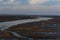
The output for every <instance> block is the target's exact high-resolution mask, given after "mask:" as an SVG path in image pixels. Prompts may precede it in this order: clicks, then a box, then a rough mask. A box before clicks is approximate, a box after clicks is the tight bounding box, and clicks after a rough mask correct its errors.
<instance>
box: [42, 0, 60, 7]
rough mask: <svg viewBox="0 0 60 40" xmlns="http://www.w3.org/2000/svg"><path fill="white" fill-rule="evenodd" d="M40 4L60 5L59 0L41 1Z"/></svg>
mask: <svg viewBox="0 0 60 40" xmlns="http://www.w3.org/2000/svg"><path fill="white" fill-rule="evenodd" d="M42 5H47V6H54V5H60V0H50V1H47V2H45V3H42Z"/></svg>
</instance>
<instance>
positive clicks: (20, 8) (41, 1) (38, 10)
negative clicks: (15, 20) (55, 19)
mask: <svg viewBox="0 0 60 40" xmlns="http://www.w3.org/2000/svg"><path fill="white" fill-rule="evenodd" d="M1 14H13V15H15V14H18V15H20V14H24V15H60V0H0V15H1Z"/></svg>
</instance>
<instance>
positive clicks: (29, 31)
mask: <svg viewBox="0 0 60 40" xmlns="http://www.w3.org/2000/svg"><path fill="white" fill-rule="evenodd" d="M49 21H50V20H47V21H41V23H42V22H44V23H47V22H48V23H51V22H52V23H53V22H54V21H51V22H49ZM39 23H40V22H32V23H25V24H19V25H15V26H12V27H11V28H9V29H7V30H9V31H15V32H17V33H18V34H20V35H22V36H26V37H33V38H42V37H44V38H55V36H56V35H52V36H49V35H45V34H41V33H38V32H56V30H55V29H48V30H46V29H43V27H42V26H40V24H39ZM34 32H35V33H34Z"/></svg>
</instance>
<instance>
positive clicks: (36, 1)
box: [30, 0, 48, 5]
mask: <svg viewBox="0 0 60 40" xmlns="http://www.w3.org/2000/svg"><path fill="white" fill-rule="evenodd" d="M46 1H48V0H30V4H31V5H36V4H37V5H38V4H41V3H44V2H46Z"/></svg>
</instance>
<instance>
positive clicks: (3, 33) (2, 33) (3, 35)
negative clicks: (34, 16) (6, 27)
mask: <svg viewBox="0 0 60 40" xmlns="http://www.w3.org/2000/svg"><path fill="white" fill-rule="evenodd" d="M10 37H11V38H12V37H14V36H13V35H12V34H11V33H9V32H6V31H2V30H0V38H10Z"/></svg>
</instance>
